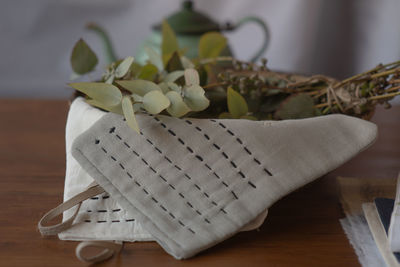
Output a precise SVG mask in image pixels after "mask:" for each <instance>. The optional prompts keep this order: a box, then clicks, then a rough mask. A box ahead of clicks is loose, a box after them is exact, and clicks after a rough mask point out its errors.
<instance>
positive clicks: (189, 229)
mask: <svg viewBox="0 0 400 267" xmlns="http://www.w3.org/2000/svg"><path fill="white" fill-rule="evenodd" d="M111 129H112V131H111V130H110V133H113V132H114V131H115V127H113V128H111ZM102 151H103V152H104V150H103V149H102ZM104 154H107V152H104ZM110 158H111V159H112V160H113V161H115V162H116V161H117V160H114V158H115V157H113V156H110ZM135 183H136V185H137V186H138V187H141V185H140V184H139V183H138V182H136V181H135ZM142 190H143V192H144V193H145V194H146V195H149V196H150V197H151V199H153V198H154V196H153V197H152V196H151V194H150V193H149V192H148V191H147V190H146V189H145V188H144V187H142ZM154 199H155V198H154ZM157 203H158V202H157ZM156 206H158V207H159V208H160V209H161V210H162V211H163V212H165V213H167V214H168V215H169V216H170V217H171V218H172V219H174V220H177V218H176V216H175V215H174V214H172V213H171V212H169V211H167V209H165V208H164V209H163V208H161V207H160V205H156ZM105 222H107V221H97V223H105ZM178 223H179V220H178ZM179 224H180V223H179ZM180 225H181V226H182V224H180ZM186 229H187V230H188V231H189V232H191V233H192V234H196V232H195V231H193V229H191V228H190V227H187V228H186Z"/></svg>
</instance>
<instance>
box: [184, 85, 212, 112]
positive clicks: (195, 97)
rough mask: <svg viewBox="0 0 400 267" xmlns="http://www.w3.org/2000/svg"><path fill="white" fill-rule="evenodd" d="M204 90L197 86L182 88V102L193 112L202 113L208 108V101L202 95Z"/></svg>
mask: <svg viewBox="0 0 400 267" xmlns="http://www.w3.org/2000/svg"><path fill="white" fill-rule="evenodd" d="M204 93H205V92H204V89H203V88H202V87H200V86H199V85H191V86H188V87H185V88H184V101H185V103H186V105H188V107H189V108H190V109H191V110H193V111H202V110H204V109H206V108H207V107H208V105H209V104H210V101H209V100H208V99H207V97H205V95H204Z"/></svg>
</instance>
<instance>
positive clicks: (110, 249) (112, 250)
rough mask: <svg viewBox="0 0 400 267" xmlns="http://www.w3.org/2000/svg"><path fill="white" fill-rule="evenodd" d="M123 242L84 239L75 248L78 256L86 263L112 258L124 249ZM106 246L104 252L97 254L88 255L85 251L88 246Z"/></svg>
mask: <svg viewBox="0 0 400 267" xmlns="http://www.w3.org/2000/svg"><path fill="white" fill-rule="evenodd" d="M122 246H123V243H122V242H117V241H115V242H112V241H83V242H81V243H80V244H79V245H78V246H77V247H76V249H75V254H76V257H77V258H78V259H79V260H80V261H82V262H85V263H96V262H101V261H104V260H106V259H108V258H111V257H112V256H113V255H114V254H116V253H118V252H119V251H120V250H121V249H122ZM89 247H93V248H104V250H103V251H102V252H100V253H99V254H97V255H94V256H91V257H88V256H85V255H84V254H85V253H84V252H85V249H86V248H89Z"/></svg>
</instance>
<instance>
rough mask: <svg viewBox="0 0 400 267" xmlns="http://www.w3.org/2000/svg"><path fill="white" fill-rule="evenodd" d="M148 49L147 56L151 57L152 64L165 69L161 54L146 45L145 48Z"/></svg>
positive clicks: (159, 68)
mask: <svg viewBox="0 0 400 267" xmlns="http://www.w3.org/2000/svg"><path fill="white" fill-rule="evenodd" d="M144 50H145V51H146V54H147V56H148V57H149V61H150V63H151V64H153V65H154V66H156V67H157V69H158V70H160V71H161V70H163V69H164V64H163V61H162V59H161V56H160V55H159V54H158V53H157V52H156V51H155V50H154V49H153V48H151V47H149V46H146V47H145V48H144Z"/></svg>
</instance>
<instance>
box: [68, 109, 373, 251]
mask: <svg viewBox="0 0 400 267" xmlns="http://www.w3.org/2000/svg"><path fill="white" fill-rule="evenodd" d="M137 120H138V122H139V125H140V127H141V131H142V133H141V134H138V133H136V132H134V131H133V130H132V129H131V128H129V127H128V126H127V124H126V122H125V121H124V119H123V117H122V116H120V115H117V114H111V113H109V114H107V115H105V116H103V117H102V118H101V119H100V120H98V121H97V122H96V123H95V124H94V125H93V126H92V127H90V128H89V130H87V131H85V132H84V133H83V134H81V135H80V136H79V137H77V138H76V139H75V140H74V143H73V145H72V150H71V153H72V155H73V156H74V158H75V159H76V160H77V161H78V162H79V164H80V166H81V167H82V168H83V169H84V170H85V171H86V172H87V173H88V174H89V175H90V176H91V177H92V178H93V179H94V180H95V181H96V182H97V183H98V184H99V186H97V189H98V188H102V189H103V190H104V191H105V192H106V193H107V194H108V195H107V196H111V197H110V198H112V199H114V200H115V201H116V202H117V203H118V204H119V205H121V207H122V208H123V209H124V210H125V211H126V215H127V217H126V218H131V217H132V218H134V219H135V222H136V221H137V222H139V223H140V225H141V226H142V227H143V228H144V229H146V231H148V233H150V234H151V236H152V237H153V238H154V239H155V240H156V241H157V242H158V243H159V244H160V245H161V246H162V247H163V248H164V249H165V250H166V251H167V252H168V253H169V254H171V255H173V256H174V257H175V258H177V259H183V258H188V257H191V256H193V255H195V254H197V253H198V252H200V251H202V250H204V249H207V248H209V247H211V246H213V245H215V244H217V243H219V242H221V241H223V240H225V239H227V238H229V237H230V236H232V235H234V234H235V233H237V232H238V231H241V230H242V229H243V227H245V226H246V225H247V224H249V223H251V222H252V221H254V220H255V219H257V217H258V216H260V214H262V213H263V212H264V211H265V210H266V209H268V207H270V206H271V205H272V204H273V203H274V202H276V201H277V200H279V199H280V198H281V197H283V196H285V195H287V194H288V193H290V192H292V191H293V190H295V189H297V188H299V187H301V186H303V185H305V184H307V183H309V182H311V181H313V180H315V179H317V178H318V177H321V176H322V175H324V174H326V173H327V172H329V171H331V170H333V169H335V168H337V167H338V166H339V165H341V164H342V163H344V162H345V161H347V160H349V159H350V158H351V157H353V156H354V155H356V154H357V153H359V152H360V151H362V150H363V149H365V148H366V147H368V146H369V145H370V144H372V142H373V141H374V140H375V138H376V134H377V129H376V126H375V125H374V124H373V123H370V122H367V121H364V120H360V119H357V118H353V117H348V116H344V115H329V116H322V117H317V118H310V119H303V120H287V121H249V120H214V119H177V118H172V117H168V116H162V115H160V116H150V115H145V114H139V115H137ZM101 197H102V196H101ZM102 198H103V197H102ZM82 210H84V209H82ZM92 212H93V211H92ZM87 213H90V212H87ZM109 213H110V212H109ZM91 214H92V213H91ZM110 214H112V212H111V213H110ZM84 216H85V215H84ZM88 216H89V215H88ZM109 216H112V215H109ZM110 219H111V222H110V221H108V223H107V225H111V226H112V218H111V217H110Z"/></svg>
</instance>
